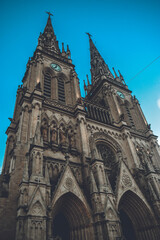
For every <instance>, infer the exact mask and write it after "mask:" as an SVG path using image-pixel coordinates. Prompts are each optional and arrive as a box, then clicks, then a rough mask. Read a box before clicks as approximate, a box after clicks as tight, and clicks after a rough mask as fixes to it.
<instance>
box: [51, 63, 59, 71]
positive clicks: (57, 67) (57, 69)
mask: <svg viewBox="0 0 160 240" xmlns="http://www.w3.org/2000/svg"><path fill="white" fill-rule="evenodd" d="M51 68H53V69H54V70H55V71H57V72H60V71H61V67H60V66H59V65H58V64H56V63H51Z"/></svg>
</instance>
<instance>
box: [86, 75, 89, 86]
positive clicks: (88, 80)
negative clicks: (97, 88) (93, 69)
mask: <svg viewBox="0 0 160 240" xmlns="http://www.w3.org/2000/svg"><path fill="white" fill-rule="evenodd" d="M86 77H87V84H88V86H89V85H90V82H89V78H88V74H86Z"/></svg>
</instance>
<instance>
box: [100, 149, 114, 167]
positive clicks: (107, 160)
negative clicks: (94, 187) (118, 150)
mask: <svg viewBox="0 0 160 240" xmlns="http://www.w3.org/2000/svg"><path fill="white" fill-rule="evenodd" d="M97 148H98V151H99V153H100V155H101V157H102V159H103V160H104V165H105V166H107V167H110V168H111V167H112V165H114V163H115V162H116V157H115V154H114V153H113V151H112V150H111V148H109V147H108V146H107V145H104V144H99V145H98V146H97Z"/></svg>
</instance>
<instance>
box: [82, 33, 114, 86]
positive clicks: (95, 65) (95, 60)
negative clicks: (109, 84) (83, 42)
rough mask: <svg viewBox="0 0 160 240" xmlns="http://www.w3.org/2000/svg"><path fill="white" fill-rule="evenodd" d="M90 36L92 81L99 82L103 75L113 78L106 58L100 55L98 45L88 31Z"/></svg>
mask: <svg viewBox="0 0 160 240" xmlns="http://www.w3.org/2000/svg"><path fill="white" fill-rule="evenodd" d="M86 34H87V35H88V36H89V44H90V59H91V60H90V62H91V76H92V83H93V84H94V83H95V82H97V80H98V79H100V78H101V76H106V77H109V78H112V79H113V75H112V73H111V72H110V70H109V68H108V65H107V64H106V63H105V61H104V59H103V58H102V56H101V55H100V53H99V51H98V50H97V48H96V46H95V45H94V43H93V41H92V39H91V34H89V33H86Z"/></svg>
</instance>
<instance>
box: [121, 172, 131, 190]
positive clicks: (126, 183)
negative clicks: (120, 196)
mask: <svg viewBox="0 0 160 240" xmlns="http://www.w3.org/2000/svg"><path fill="white" fill-rule="evenodd" d="M122 182H123V184H124V186H126V187H131V186H132V181H131V178H130V177H129V176H128V175H127V174H123V176H122Z"/></svg>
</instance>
